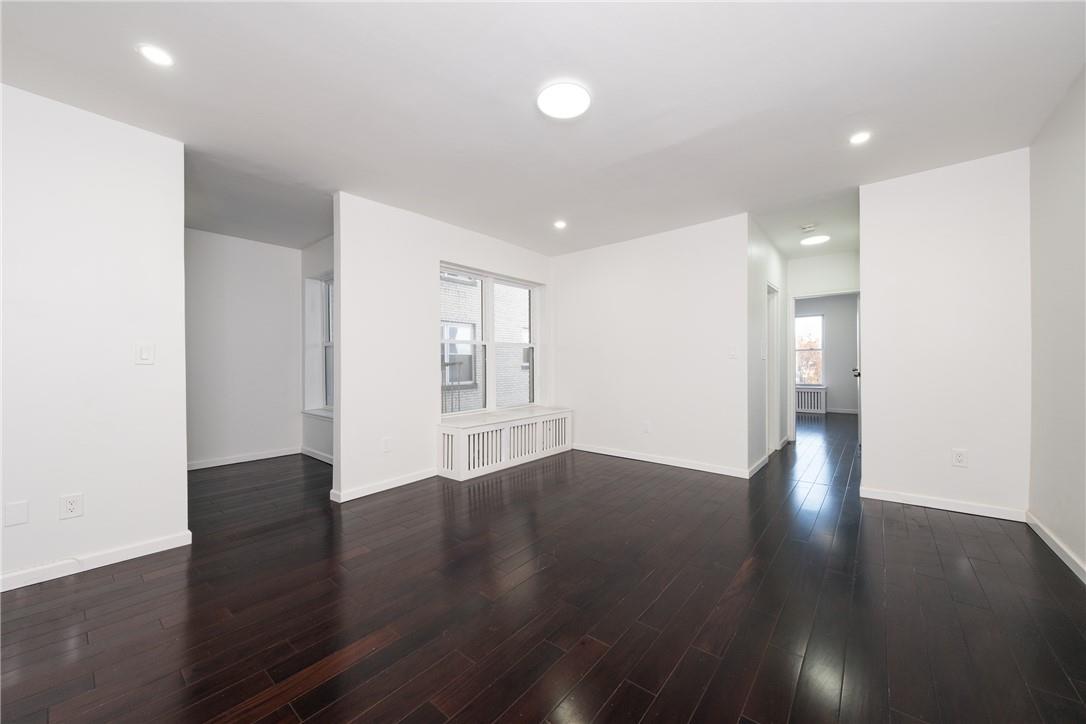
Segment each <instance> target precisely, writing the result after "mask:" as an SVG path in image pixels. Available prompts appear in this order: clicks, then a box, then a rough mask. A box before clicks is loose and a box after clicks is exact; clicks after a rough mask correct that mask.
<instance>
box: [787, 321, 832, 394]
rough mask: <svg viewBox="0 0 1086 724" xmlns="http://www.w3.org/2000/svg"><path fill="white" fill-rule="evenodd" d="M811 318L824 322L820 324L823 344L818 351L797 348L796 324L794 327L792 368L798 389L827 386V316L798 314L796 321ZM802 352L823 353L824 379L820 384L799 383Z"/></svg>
mask: <svg viewBox="0 0 1086 724" xmlns="http://www.w3.org/2000/svg"><path fill="white" fill-rule="evenodd" d="M810 317H818V318H819V319H821V320H822V321H821V322H820V323H819V327H820V329H821V330H822V339H821V343H820V345H819V347H818V349H817V350H815V349H800V348H799V347H797V346H796V335H795V329H796V326H797V325H796V324H795V323H794V322H793V325H792V352H793V358H794V359H795V364H794V365H793V366H792V377H793V378H795V380H796V387H825V386H826V315H825V314H797V315H796V316H795V321H796V322H798V321H799V320H801V319H808V318H810ZM800 352H821V353H822V379H821V380H820V381H819V382H800V381H799V353H800Z"/></svg>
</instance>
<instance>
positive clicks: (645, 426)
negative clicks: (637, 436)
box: [641, 420, 652, 435]
mask: <svg viewBox="0 0 1086 724" xmlns="http://www.w3.org/2000/svg"><path fill="white" fill-rule="evenodd" d="M641 432H642V433H644V434H645V435H648V434H650V433H652V423H651V422H649V421H648V420H642V421H641Z"/></svg>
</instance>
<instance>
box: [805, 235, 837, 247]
mask: <svg viewBox="0 0 1086 724" xmlns="http://www.w3.org/2000/svg"><path fill="white" fill-rule="evenodd" d="M829 240H830V236H829V234H818V235H817V236H808V237H807V238H806V239H803V240H802V241H800V242H799V243H800V244H802V245H803V246H815V245H816V244H825V243H826V242H827V241H829Z"/></svg>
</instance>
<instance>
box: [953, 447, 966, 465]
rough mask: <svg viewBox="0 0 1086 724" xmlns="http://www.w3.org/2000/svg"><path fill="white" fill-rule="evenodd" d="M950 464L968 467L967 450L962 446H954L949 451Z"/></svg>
mask: <svg viewBox="0 0 1086 724" xmlns="http://www.w3.org/2000/svg"><path fill="white" fill-rule="evenodd" d="M950 464H951V465H953V466H954V467H956V468H967V467H969V451H968V450H966V449H964V448H954V449H952V450H951V451H950Z"/></svg>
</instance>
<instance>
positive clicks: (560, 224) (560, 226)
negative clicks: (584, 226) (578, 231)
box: [554, 219, 566, 231]
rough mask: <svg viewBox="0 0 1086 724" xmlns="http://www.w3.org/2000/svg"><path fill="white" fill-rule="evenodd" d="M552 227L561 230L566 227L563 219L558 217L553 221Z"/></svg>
mask: <svg viewBox="0 0 1086 724" xmlns="http://www.w3.org/2000/svg"><path fill="white" fill-rule="evenodd" d="M554 228H556V229H558V230H559V231H561V230H562V229H564V228H566V222H565V221H564V220H563V219H558V220H557V221H555V222H554Z"/></svg>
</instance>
